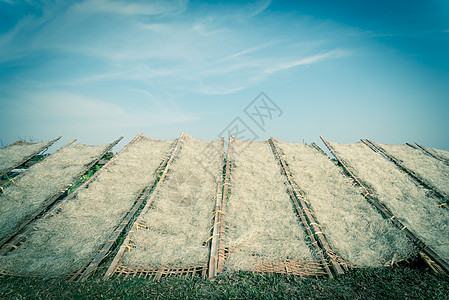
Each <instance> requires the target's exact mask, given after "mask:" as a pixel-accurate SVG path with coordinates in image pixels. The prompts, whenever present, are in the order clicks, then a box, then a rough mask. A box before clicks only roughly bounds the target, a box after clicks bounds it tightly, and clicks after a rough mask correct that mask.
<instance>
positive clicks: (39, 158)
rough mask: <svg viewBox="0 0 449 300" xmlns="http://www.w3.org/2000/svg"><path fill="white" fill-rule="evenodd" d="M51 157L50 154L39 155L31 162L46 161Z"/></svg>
mask: <svg viewBox="0 0 449 300" xmlns="http://www.w3.org/2000/svg"><path fill="white" fill-rule="evenodd" d="M49 156H50V153H46V154H37V155H35V156H33V157H32V158H31V159H30V160H29V161H43V160H44V159H46V158H47V157H49Z"/></svg>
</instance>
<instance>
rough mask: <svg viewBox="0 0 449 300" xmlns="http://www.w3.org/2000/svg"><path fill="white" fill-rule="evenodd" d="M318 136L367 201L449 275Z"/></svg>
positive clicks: (440, 261) (443, 263)
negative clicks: (359, 188)
mask: <svg viewBox="0 0 449 300" xmlns="http://www.w3.org/2000/svg"><path fill="white" fill-rule="evenodd" d="M320 138H321V140H322V141H323V142H324V144H325V145H326V147H327V148H328V149H329V151H330V152H331V153H332V154H333V155H334V156H335V158H336V159H337V160H338V162H339V163H340V164H341V166H342V167H343V168H344V169H345V170H346V171H347V172H348V174H349V175H348V176H349V177H351V178H352V179H353V180H354V182H355V183H356V184H357V185H358V186H359V187H361V188H362V189H363V190H364V193H362V195H363V196H364V197H365V199H366V200H367V201H368V203H370V204H371V205H372V206H374V207H375V208H376V209H377V211H378V212H380V214H381V215H382V216H383V217H384V218H385V219H388V220H390V221H391V222H392V224H393V225H394V226H395V227H396V228H398V229H399V230H401V231H403V232H404V233H405V234H406V235H407V237H408V238H409V239H410V240H411V241H412V242H413V243H414V244H415V245H416V247H417V248H418V251H420V252H422V253H424V254H425V255H427V256H428V257H429V258H430V259H431V260H433V262H435V263H436V264H438V265H439V267H440V268H441V269H443V271H444V272H445V273H446V274H448V275H449V264H448V263H447V262H446V261H444V260H443V259H442V258H441V257H440V256H439V255H438V254H436V253H435V252H434V251H433V250H432V249H431V248H429V246H428V245H426V244H425V243H424V241H423V240H422V239H421V238H419V237H417V236H416V235H415V234H414V233H412V232H411V231H410V230H409V229H408V228H407V226H405V225H404V224H402V222H401V221H399V220H398V219H397V218H396V216H395V215H394V214H393V213H392V212H391V211H390V210H389V209H388V208H387V207H386V206H385V205H384V204H383V203H381V202H380V201H379V200H378V199H377V198H376V197H375V196H373V195H372V194H371V192H370V191H369V190H368V189H367V188H366V186H365V185H364V184H362V183H361V181H360V180H359V179H358V178H357V177H356V176H355V175H354V174H353V173H352V172H351V170H350V169H349V167H348V165H347V163H346V162H344V161H343V159H342V158H340V156H339V155H337V154H336V153H335V151H334V149H333V147H332V146H331V145H330V144H329V143H328V142H327V141H326V140H325V139H324V138H323V137H322V136H320ZM420 255H421V253H420ZM421 257H422V255H421ZM426 263H427V262H426Z"/></svg>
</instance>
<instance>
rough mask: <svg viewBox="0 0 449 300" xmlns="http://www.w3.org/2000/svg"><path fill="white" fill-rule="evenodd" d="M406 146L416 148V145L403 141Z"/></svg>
mask: <svg viewBox="0 0 449 300" xmlns="http://www.w3.org/2000/svg"><path fill="white" fill-rule="evenodd" d="M405 144H406V145H407V146H409V147H410V148H413V149H418V147H416V146H415V145H413V144H410V143H405Z"/></svg>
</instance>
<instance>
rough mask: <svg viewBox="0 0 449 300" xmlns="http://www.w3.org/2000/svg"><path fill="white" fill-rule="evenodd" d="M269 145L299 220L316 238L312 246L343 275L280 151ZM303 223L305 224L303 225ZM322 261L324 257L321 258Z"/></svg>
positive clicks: (330, 275) (337, 272) (336, 272)
mask: <svg viewBox="0 0 449 300" xmlns="http://www.w3.org/2000/svg"><path fill="white" fill-rule="evenodd" d="M268 142H269V143H270V146H271V148H272V151H273V154H274V155H275V157H276V158H277V159H278V161H279V163H280V166H281V168H282V171H283V173H284V174H285V175H286V177H287V186H288V187H289V189H291V192H292V194H293V199H292V200H293V204H294V205H295V208H296V210H297V212H298V213H299V215H300V217H301V220H302V221H303V225H304V227H305V228H306V230H307V231H308V232H310V234H309V235H310V236H311V237H316V240H317V242H318V243H316V244H315V243H314V245H316V246H318V248H319V250H320V253H324V254H325V256H326V258H327V260H328V261H329V262H330V265H331V266H332V269H333V271H334V272H335V274H337V275H342V274H344V271H343V268H342V267H341V265H340V264H339V263H338V261H337V260H336V255H335V252H334V251H333V250H332V249H331V247H330V246H329V243H328V242H327V240H326V238H325V236H324V234H323V232H322V230H321V228H320V226H319V225H318V221H317V220H316V219H315V217H314V216H313V214H312V212H311V209H310V208H309V206H308V205H307V203H306V201H305V195H304V193H303V192H302V191H301V190H300V189H299V188H298V187H297V186H296V182H295V181H294V180H293V177H292V175H291V174H290V171H289V169H288V167H287V164H286V162H285V160H284V159H283V158H282V157H281V153H280V150H279V149H278V147H277V146H276V145H275V143H274V141H273V140H272V138H270V139H269V140H268ZM304 222H305V223H304ZM323 259H324V257H323ZM324 264H325V266H327V262H326V260H325V259H324ZM328 275H329V277H330V278H332V277H333V276H332V273H331V272H328Z"/></svg>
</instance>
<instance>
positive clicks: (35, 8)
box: [0, 0, 449, 149]
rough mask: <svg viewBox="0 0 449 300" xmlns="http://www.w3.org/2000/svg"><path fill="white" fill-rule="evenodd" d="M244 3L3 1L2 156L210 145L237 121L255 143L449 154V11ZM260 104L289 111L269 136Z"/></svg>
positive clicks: (443, 1) (401, 2)
mask: <svg viewBox="0 0 449 300" xmlns="http://www.w3.org/2000/svg"><path fill="white" fill-rule="evenodd" d="M242 3H243V2H240V1H226V2H224V1H223V2H216V1H121V0H79V1H58V0H54V1H50V0H48V1H45V0H41V1H37V0H35V1H31V0H29V1H15V0H0V120H1V127H0V139H1V141H2V143H3V144H4V145H6V144H8V143H11V142H13V141H15V140H16V139H17V138H18V137H22V138H28V139H29V138H33V139H35V140H49V139H51V138H54V137H56V136H59V135H62V136H63V137H64V138H63V140H62V141H61V142H59V143H58V146H60V145H62V144H63V143H64V142H66V141H68V140H70V139H73V138H78V141H79V142H82V143H90V144H96V143H106V142H110V141H112V140H113V139H115V138H116V137H118V136H120V135H124V136H125V140H124V141H123V142H121V144H120V145H121V146H123V145H124V143H126V141H127V140H129V139H131V138H132V137H133V136H135V135H136V134H137V133H138V132H140V131H142V132H143V133H144V134H145V135H147V136H150V137H154V138H161V139H168V138H175V137H177V136H178V135H179V133H180V132H181V131H185V132H187V133H189V134H191V135H193V136H194V137H197V138H201V139H207V140H209V139H215V138H217V135H218V134H219V133H221V132H222V131H223V129H225V128H226V127H227V126H228V124H229V123H230V122H231V121H232V120H234V119H235V118H236V117H240V119H241V120H242V121H244V122H245V123H246V124H247V125H248V126H249V127H250V128H251V129H253V131H254V132H255V133H256V134H257V136H258V139H259V140H262V139H266V138H268V137H269V136H274V137H276V138H278V139H280V140H284V141H288V142H302V141H306V142H312V141H316V142H317V141H319V138H318V137H319V135H323V136H324V137H326V138H327V139H329V140H333V141H336V142H342V143H348V142H355V141H357V140H358V139H359V138H365V137H366V138H370V139H372V140H374V141H379V142H384V143H393V144H400V143H404V142H407V141H417V142H421V143H423V144H424V145H427V146H431V147H437V148H442V149H449V134H448V133H447V131H448V128H449V118H448V113H449V54H448V53H449V1H447V0H428V1H426V0H422V1H419V0H416V1H410V0H407V1H405V0H398V1H382V0H376V1H374V0H367V1H355V0H352V1H349V0H348V1H331V0H325V1H313V0H308V1H295V2H294V3H293V1H250V2H246V3H244V4H242ZM337 3H338V4H337ZM262 91H264V92H265V93H266V94H267V95H268V96H269V97H270V98H271V99H272V100H273V101H274V102H275V103H276V104H277V105H278V107H279V108H280V109H281V110H282V111H283V113H282V115H281V116H277V115H276V116H273V119H272V120H267V122H266V124H265V127H264V130H261V128H259V127H257V126H256V125H255V124H254V123H253V121H252V120H251V119H249V118H248V116H247V115H245V113H244V109H245V107H246V106H247V105H248V104H249V103H250V102H251V101H252V100H253V99H254V98H255V97H256V96H257V95H258V94H259V93H260V92H262ZM320 145H321V144H320Z"/></svg>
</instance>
